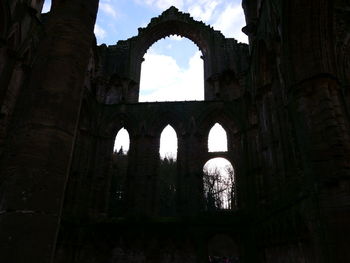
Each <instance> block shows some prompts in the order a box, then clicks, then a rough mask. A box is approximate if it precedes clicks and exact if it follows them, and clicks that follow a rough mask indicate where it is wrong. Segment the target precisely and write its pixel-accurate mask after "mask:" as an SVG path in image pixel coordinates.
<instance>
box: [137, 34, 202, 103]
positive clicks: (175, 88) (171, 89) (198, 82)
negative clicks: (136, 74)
mask: <svg viewBox="0 0 350 263" xmlns="http://www.w3.org/2000/svg"><path fill="white" fill-rule="evenodd" d="M201 55H202V53H201V51H200V50H199V49H198V47H197V46H196V45H195V44H194V43H193V42H192V41H190V40H189V39H187V38H182V37H178V36H171V37H167V38H166V39H162V40H159V41H158V42H156V43H155V44H154V45H152V46H151V48H150V49H149V50H148V51H147V53H146V54H145V56H144V59H145V60H144V62H143V63H142V67H141V80H140V94H139V101H140V102H151V101H186V100H204V65H203V60H202V58H201Z"/></svg>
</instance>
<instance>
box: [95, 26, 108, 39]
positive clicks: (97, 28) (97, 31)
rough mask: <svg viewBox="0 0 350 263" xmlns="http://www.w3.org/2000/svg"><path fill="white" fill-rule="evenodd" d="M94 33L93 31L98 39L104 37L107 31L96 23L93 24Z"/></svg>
mask: <svg viewBox="0 0 350 263" xmlns="http://www.w3.org/2000/svg"><path fill="white" fill-rule="evenodd" d="M94 33H95V35H96V37H97V38H99V39H104V38H105V37H106V35H107V32H106V31H105V30H104V29H103V28H102V27H100V26H99V25H98V24H95V29H94Z"/></svg>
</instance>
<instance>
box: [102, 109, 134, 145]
mask: <svg viewBox="0 0 350 263" xmlns="http://www.w3.org/2000/svg"><path fill="white" fill-rule="evenodd" d="M104 123H105V125H102V127H103V131H104V134H106V135H107V136H109V137H115V136H116V135H117V133H118V132H119V131H120V129H122V128H125V129H126V130H127V131H128V133H129V136H130V139H131V137H132V136H135V134H136V130H137V127H136V124H137V123H136V121H134V118H133V117H132V116H131V115H128V114H124V113H122V114H118V115H112V116H111V118H109V119H108V120H106V121H104Z"/></svg>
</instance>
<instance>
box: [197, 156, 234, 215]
mask: <svg viewBox="0 0 350 263" xmlns="http://www.w3.org/2000/svg"><path fill="white" fill-rule="evenodd" d="M203 189H204V200H205V207H206V210H207V211H213V210H221V209H233V208H234V207H235V204H236V201H235V199H236V198H235V197H236V195H235V178H234V169H233V166H232V164H231V163H230V162H229V161H228V160H226V159H224V158H213V159H211V160H209V161H208V162H207V163H206V164H205V165H204V167H203Z"/></svg>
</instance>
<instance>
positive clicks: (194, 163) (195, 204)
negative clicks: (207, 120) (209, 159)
mask: <svg viewBox="0 0 350 263" xmlns="http://www.w3.org/2000/svg"><path fill="white" fill-rule="evenodd" d="M204 137H205V136H202V135H200V134H189V135H184V136H182V137H179V144H178V155H177V156H178V159H177V161H178V187H177V188H178V190H177V193H178V204H177V206H178V210H179V213H180V214H181V215H185V216H186V215H196V214H197V213H198V212H200V211H202V210H203V207H204V206H203V201H204V197H203V165H204V163H203V162H204V157H205V156H206V155H207V151H208V148H207V142H206V141H205V139H204Z"/></svg>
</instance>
